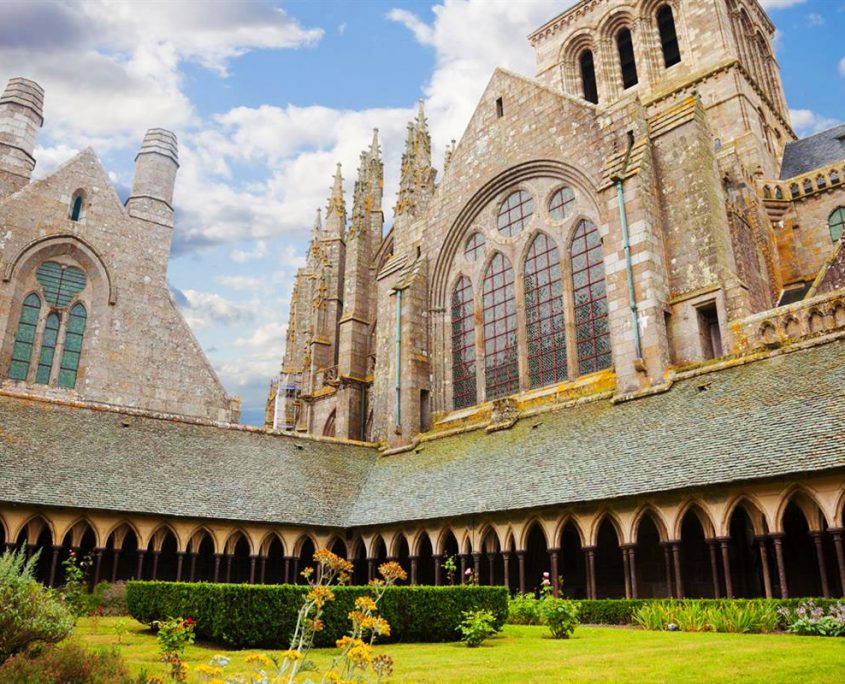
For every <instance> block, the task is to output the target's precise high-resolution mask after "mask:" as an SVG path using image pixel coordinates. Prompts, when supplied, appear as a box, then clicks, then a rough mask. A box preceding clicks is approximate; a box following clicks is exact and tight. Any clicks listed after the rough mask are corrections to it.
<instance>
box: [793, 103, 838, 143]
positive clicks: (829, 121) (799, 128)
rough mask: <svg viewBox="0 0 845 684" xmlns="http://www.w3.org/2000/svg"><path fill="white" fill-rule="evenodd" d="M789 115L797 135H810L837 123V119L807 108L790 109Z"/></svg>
mask: <svg viewBox="0 0 845 684" xmlns="http://www.w3.org/2000/svg"><path fill="white" fill-rule="evenodd" d="M789 116H790V118H791V119H792V125H793V126H794V127H795V132H796V133H798V135H799V136H807V135H812V134H813V133H818V132H819V131H824V130H827V129H828V128H832V127H833V126H836V125H837V124H838V123H839V120H838V119H834V118H831V117H829V116H823V115H821V114H817V113H816V112H813V111H811V110H809V109H790V110H789Z"/></svg>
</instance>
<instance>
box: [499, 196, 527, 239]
mask: <svg viewBox="0 0 845 684" xmlns="http://www.w3.org/2000/svg"><path fill="white" fill-rule="evenodd" d="M532 214H534V198H533V197H531V195H530V194H528V193H527V192H525V190H517V191H516V192H513V193H511V194H510V195H508V198H507V199H506V200H505V201H504V202H502V206H500V207H499V219H498V226H499V232H500V233H501V234H502V235H504V236H505V237H513V236H514V235H517V234H518V233H519V231H521V230H522V229H523V228H524V227H525V224H527V223H528V221H530V220H531V216H532Z"/></svg>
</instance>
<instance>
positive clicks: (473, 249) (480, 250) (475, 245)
mask: <svg viewBox="0 0 845 684" xmlns="http://www.w3.org/2000/svg"><path fill="white" fill-rule="evenodd" d="M484 244H485V240H484V236H483V235H482V234H481V233H473V234H472V235H470V236H469V239H468V240H467V241H466V245H465V246H464V256H465V257H466V258H467V261H476V260H477V259H478V257H480V256H481V255H482V254H484Z"/></svg>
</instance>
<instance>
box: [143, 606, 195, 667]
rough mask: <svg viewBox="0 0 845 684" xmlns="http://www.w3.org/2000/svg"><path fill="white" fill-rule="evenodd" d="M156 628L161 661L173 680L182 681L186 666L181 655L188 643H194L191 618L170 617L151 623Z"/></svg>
mask: <svg viewBox="0 0 845 684" xmlns="http://www.w3.org/2000/svg"><path fill="white" fill-rule="evenodd" d="M153 626H154V627H157V628H158V648H159V651H161V662H163V663H164V664H165V665H166V666H167V669H168V673H169V675H170V678H171V679H172V680H173V681H174V682H184V681H187V678H188V666H187V665H186V664H185V663H184V662H183V661H182V656H183V654H184V653H185V649H186V648H187V647H188V645H189V644H192V643H194V639H195V635H194V621H193V619H192V618H189V617H188V618H171V619H170V620H162V621H160V622H156V623H153Z"/></svg>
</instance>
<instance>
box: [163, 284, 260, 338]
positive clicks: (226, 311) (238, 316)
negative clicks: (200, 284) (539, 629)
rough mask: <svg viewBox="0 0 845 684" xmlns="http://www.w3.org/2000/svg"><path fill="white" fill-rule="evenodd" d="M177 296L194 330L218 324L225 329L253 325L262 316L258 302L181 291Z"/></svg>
mask: <svg viewBox="0 0 845 684" xmlns="http://www.w3.org/2000/svg"><path fill="white" fill-rule="evenodd" d="M178 292H179V295H175V296H174V298H175V300H176V303H177V305H178V306H179V308H180V309H181V310H182V314H183V315H184V316H185V320H186V321H188V324H189V325H190V326H191V327H192V328H193V329H194V330H202V329H203V328H207V327H209V326H211V325H214V324H217V325H222V326H224V327H232V326H235V325H242V324H244V323H252V322H253V321H255V320H256V319H257V318H258V317H259V316H260V314H261V311H262V306H261V303H260V302H259V301H258V300H252V301H248V302H235V301H232V300H229V299H226V298H225V297H223V296H221V295H219V294H217V293H216V292H199V291H197V290H181V291H178Z"/></svg>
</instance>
